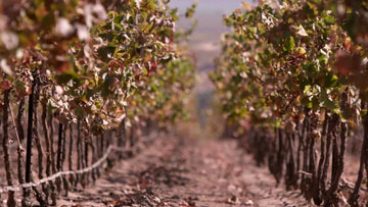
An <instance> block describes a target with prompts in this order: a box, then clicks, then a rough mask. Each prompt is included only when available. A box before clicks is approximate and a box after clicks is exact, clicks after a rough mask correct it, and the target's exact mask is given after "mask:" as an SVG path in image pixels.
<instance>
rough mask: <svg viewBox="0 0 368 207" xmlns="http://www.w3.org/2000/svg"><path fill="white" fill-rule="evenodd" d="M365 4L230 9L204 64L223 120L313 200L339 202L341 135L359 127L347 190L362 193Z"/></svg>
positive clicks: (279, 177)
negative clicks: (209, 67) (212, 59)
mask: <svg viewBox="0 0 368 207" xmlns="http://www.w3.org/2000/svg"><path fill="white" fill-rule="evenodd" d="M366 9H367V4H366V2H365V1H354V2H350V1H340V2H338V3H336V2H335V1H314V0H305V1H292V0H291V1H272V2H271V1H270V2H268V3H265V2H260V3H259V5H257V6H255V7H254V8H252V9H250V10H244V9H239V10H236V11H235V12H233V13H232V14H231V15H229V16H227V17H226V18H225V22H226V24H227V25H228V26H229V27H231V29H232V31H231V32H229V33H227V34H226V35H225V36H224V40H223V45H222V47H223V49H222V54H221V56H220V57H219V58H218V59H217V61H216V63H217V69H216V71H215V72H213V73H212V74H210V77H211V79H212V81H213V82H214V84H215V86H216V88H217V94H218V98H219V100H220V102H221V105H222V109H223V110H222V111H223V112H224V116H225V117H226V120H227V122H228V124H227V126H236V127H237V130H238V131H242V132H243V134H245V136H247V140H248V145H249V147H248V148H249V149H250V150H251V152H252V153H253V154H254V156H255V159H256V161H257V162H258V164H264V163H267V165H268V168H269V170H270V172H271V173H272V174H273V176H274V177H275V179H276V181H277V183H278V184H280V183H282V182H284V183H285V186H286V188H287V189H290V190H291V189H300V190H301V192H302V193H303V195H304V197H305V198H306V199H307V200H313V202H314V203H315V204H317V205H321V204H323V205H324V206H339V205H340V204H341V202H343V201H342V199H341V196H340V195H341V194H339V192H340V191H341V189H340V187H341V185H340V184H341V180H342V175H343V173H344V166H345V162H344V160H345V156H346V148H347V146H346V145H347V143H348V140H349V138H350V137H352V136H356V135H354V132H356V131H357V130H358V129H359V128H360V127H362V128H364V137H363V140H364V142H363V144H362V146H361V158H360V159H361V160H360V169H359V171H358V173H357V174H358V176H357V179H356V183H355V186H350V189H349V193H350V195H349V198H348V199H347V200H348V203H349V204H350V205H351V206H364V205H365V204H364V203H366V202H367V201H366V200H365V199H364V196H361V195H363V194H364V192H363V190H362V188H363V186H362V185H363V183H364V182H366V181H364V178H363V177H364V171H365V172H366V173H368V171H367V166H368V165H367V160H368V159H367V127H368V125H367V120H368V119H367V114H366V110H367V98H366V97H367V84H366V83H365V82H364V81H363V80H366V79H367V61H366V60H367V44H366V43H367V40H366V35H367V31H366V27H365V26H366V23H367V19H366V14H367V12H366V11H367V10H366ZM363 25H364V26H363Z"/></svg>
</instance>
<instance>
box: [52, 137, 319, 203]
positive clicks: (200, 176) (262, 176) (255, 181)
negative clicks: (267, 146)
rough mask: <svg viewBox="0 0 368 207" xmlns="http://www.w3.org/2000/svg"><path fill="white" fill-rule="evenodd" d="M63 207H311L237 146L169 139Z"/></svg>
mask: <svg viewBox="0 0 368 207" xmlns="http://www.w3.org/2000/svg"><path fill="white" fill-rule="evenodd" d="M59 206H63V207H64V206H76V207H90V206H91V207H92V206H93V207H103V206H114V207H122V206H137V207H138V206H142V207H143V206H144V207H146V206H147V207H150V206H163V207H165V206H178V207H194V206H199V207H205V206H208V207H226V206H239V207H240V206H259V207H264V206H285V207H286V206H290V207H291V206H297V207H301V206H312V205H311V204H309V203H307V202H306V201H305V200H304V199H303V198H302V197H300V194H299V193H298V192H293V191H288V192H286V191H285V190H283V189H282V188H278V187H276V186H275V182H274V179H273V178H272V176H271V175H270V174H269V173H268V171H267V169H265V168H260V167H256V165H255V163H254V162H253V160H252V158H251V156H250V155H247V154H245V153H244V152H243V150H242V149H240V148H238V147H237V144H236V141H233V140H227V141H224V140H195V139H186V138H180V139H179V138H173V137H170V136H168V137H165V138H160V139H158V140H157V141H155V142H154V143H152V144H151V146H149V147H148V148H147V149H146V150H143V151H142V153H140V154H138V155H137V156H136V157H134V158H132V159H129V160H124V161H121V162H119V163H118V164H116V166H115V167H114V168H113V169H112V170H111V171H110V172H108V173H106V174H105V175H103V176H102V177H101V178H100V179H99V180H98V181H97V182H96V183H95V185H94V186H91V187H88V188H87V189H85V190H84V191H83V192H79V193H70V194H69V195H68V196H67V197H65V198H63V199H62V200H60V201H59Z"/></svg>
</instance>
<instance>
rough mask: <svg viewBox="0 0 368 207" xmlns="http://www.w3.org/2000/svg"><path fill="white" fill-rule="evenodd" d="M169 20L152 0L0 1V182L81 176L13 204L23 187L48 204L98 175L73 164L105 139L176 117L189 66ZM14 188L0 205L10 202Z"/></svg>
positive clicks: (127, 137)
mask: <svg viewBox="0 0 368 207" xmlns="http://www.w3.org/2000/svg"><path fill="white" fill-rule="evenodd" d="M194 8H195V7H194V6H193V7H192V8H190V10H188V12H189V13H193V12H194ZM187 16H188V17H189V15H187ZM177 20H178V14H177V11H176V10H174V9H171V8H170V7H169V5H168V2H167V1H161V0H159V1H156V0H139V1H138V0H122V1H105V0H102V1H96V2H95V1H85V0H66V1H52V0H51V1H43V0H32V1H2V2H1V3H0V22H1V26H0V40H1V41H0V67H1V69H2V70H1V73H0V94H1V99H0V106H1V107H0V108H1V113H0V114H1V121H0V123H1V126H2V132H1V133H0V134H1V138H2V140H3V141H2V145H3V148H2V149H3V151H2V153H3V160H4V168H5V175H6V176H5V177H6V183H2V180H1V183H0V185H1V186H13V185H16V184H24V183H31V182H33V181H35V180H45V178H47V177H50V176H52V175H55V174H57V173H59V174H60V172H64V171H66V170H68V171H70V172H73V171H76V170H77V171H78V170H79V171H80V172H83V173H79V174H73V173H69V174H66V175H67V176H55V177H56V179H55V180H50V181H47V182H42V185H41V186H31V187H32V188H23V196H22V206H30V205H32V202H33V198H32V196H31V193H32V192H33V194H34V195H35V199H37V201H38V202H39V204H40V206H49V205H55V204H56V201H57V195H58V192H62V191H63V192H66V193H68V192H69V191H72V190H75V189H76V188H78V187H80V186H81V187H86V186H87V185H88V184H89V183H90V181H91V180H92V181H95V180H96V179H97V177H98V176H99V175H101V171H102V170H103V168H102V167H100V166H97V167H94V168H93V169H92V170H91V171H88V172H84V171H83V169H86V168H87V167H88V166H90V165H91V164H92V163H96V162H97V161H98V160H100V159H101V158H102V157H105V156H106V155H104V152H110V151H111V146H112V145H117V146H119V147H123V148H126V147H127V145H132V146H133V145H135V143H136V142H138V138H139V136H140V135H139V134H140V131H142V130H143V131H144V130H146V129H148V125H149V123H154V124H156V125H158V126H160V127H163V126H166V127H169V123H175V121H176V120H177V119H179V118H182V117H183V116H184V114H185V112H184V111H183V105H184V104H185V98H178V97H185V96H187V95H188V94H189V92H190V90H191V88H192V87H193V81H194V79H193V74H194V73H193V68H194V66H193V64H194V63H193V61H192V59H191V57H190V55H189V54H188V53H187V52H186V51H185V50H184V49H183V48H182V47H181V44H180V39H178V38H177V37H178V36H180V35H178V34H177V33H176V28H175V22H176V21H177ZM158 126H157V127H158ZM12 140H15V143H14V144H12ZM15 148H16V151H17V153H16V154H15V153H12V152H13V151H14V149H15ZM15 155H16V156H15ZM35 155H37V157H34V156H35ZM75 158H77V159H75ZM13 159H16V160H17V162H13V161H12V160H13ZM14 169H17V170H14ZM15 171H17V172H16V173H15ZM35 175H37V176H36V177H35ZM15 176H17V179H16V177H15ZM9 189H11V188H9ZM15 193H16V192H14V191H13V190H9V191H8V192H7V198H6V199H7V202H6V203H7V206H9V207H13V206H16V205H17V204H16V201H15V197H16V196H17V195H16V194H15ZM3 195H4V194H3Z"/></svg>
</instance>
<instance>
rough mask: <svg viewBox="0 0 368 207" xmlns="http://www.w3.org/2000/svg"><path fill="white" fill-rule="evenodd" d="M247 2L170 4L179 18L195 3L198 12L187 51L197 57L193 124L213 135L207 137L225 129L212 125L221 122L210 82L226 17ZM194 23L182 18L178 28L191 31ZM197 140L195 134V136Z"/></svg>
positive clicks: (176, 0) (192, 0) (177, 1)
mask: <svg viewBox="0 0 368 207" xmlns="http://www.w3.org/2000/svg"><path fill="white" fill-rule="evenodd" d="M244 1H245V0H171V2H170V4H171V5H172V7H177V8H178V9H179V14H184V13H185V11H186V8H188V7H190V6H191V5H192V4H193V3H197V9H196V12H195V16H194V19H196V20H197V26H196V28H195V30H194V32H193V34H192V35H191V36H190V39H189V41H188V47H189V48H190V50H191V52H192V53H193V54H194V55H195V57H196V63H197V84H196V88H195V90H194V97H193V99H194V100H195V101H193V104H194V106H193V113H192V114H191V119H193V121H191V122H190V123H192V124H193V123H194V121H199V124H198V126H197V127H199V128H198V129H197V131H198V133H201V134H204V131H207V132H211V134H208V136H213V135H216V134H218V133H219V132H220V131H221V130H222V129H219V128H218V127H219V126H221V125H219V124H216V126H217V128H215V127H214V125H213V124H211V123H210V122H219V121H220V120H221V118H220V117H216V118H215V117H214V116H215V113H214V112H213V111H210V110H209V109H210V108H212V107H211V106H212V104H214V103H213V91H214V88H213V86H212V83H211V82H210V80H209V78H208V72H210V71H212V70H213V69H214V68H215V65H214V59H215V58H216V57H217V56H218V55H219V54H220V51H221V45H220V43H221V38H222V35H223V33H225V32H226V31H228V28H227V27H226V26H225V24H224V21H223V17H224V15H226V14H230V13H231V12H232V11H234V10H235V9H236V8H240V7H241V5H242V2H244ZM190 23H191V22H188V21H187V20H185V18H182V19H181V21H179V23H178V25H177V28H178V29H182V28H189V27H190V25H191V24H190ZM190 129H191V132H192V133H193V132H194V131H196V130H195V127H194V126H191V127H190ZM194 136H195V134H194Z"/></svg>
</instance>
